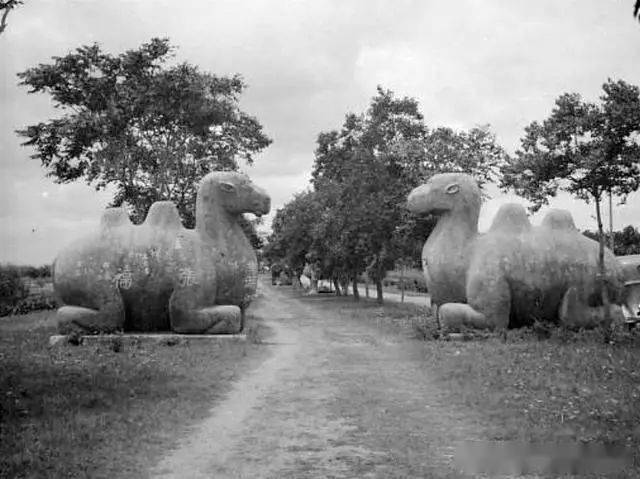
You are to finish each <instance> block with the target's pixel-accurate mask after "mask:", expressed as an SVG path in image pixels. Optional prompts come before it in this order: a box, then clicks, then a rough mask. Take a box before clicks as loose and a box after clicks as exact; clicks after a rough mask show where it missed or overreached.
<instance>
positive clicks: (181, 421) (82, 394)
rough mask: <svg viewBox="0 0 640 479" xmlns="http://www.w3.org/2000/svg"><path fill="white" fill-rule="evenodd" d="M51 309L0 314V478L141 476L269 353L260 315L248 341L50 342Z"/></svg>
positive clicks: (52, 327) (51, 327)
mask: <svg viewBox="0 0 640 479" xmlns="http://www.w3.org/2000/svg"><path fill="white" fill-rule="evenodd" d="M52 316H53V312H41V313H34V314H30V315H27V316H18V317H10V318H2V319H1V320H0V477H92V478H100V477H109V478H111V477H144V471H145V470H146V468H147V467H148V466H149V465H151V464H153V463H154V462H155V461H156V459H157V458H158V457H159V456H160V455H161V454H162V453H164V452H166V449H167V448H168V447H170V446H172V445H174V443H175V441H176V439H177V436H179V433H180V432H181V431H185V430H186V428H187V427H188V426H189V425H191V424H193V423H195V422H197V421H198V420H199V419H202V418H203V417H205V416H206V415H207V414H208V412H209V409H210V407H211V406H212V404H213V403H214V402H215V400H216V399H217V398H219V397H220V396H221V395H222V394H224V393H225V391H226V390H227V388H228V386H229V384H230V382H231V381H232V380H233V379H234V378H235V377H237V376H238V375H240V374H241V373H242V372H243V371H244V370H246V369H247V368H251V367H253V366H254V365H255V364H257V363H258V361H260V360H261V359H262V357H263V356H264V355H265V354H266V350H265V348H260V347H259V346H258V345H257V344H256V343H259V342H260V337H261V336H262V335H263V332H262V331H260V328H261V326H260V323H259V322H258V321H256V320H251V321H250V322H249V325H248V328H249V329H250V331H249V336H250V337H251V338H252V339H253V341H247V342H239V341H230V342H228V343H208V344H204V343H199V344H197V343H194V344H191V345H175V346H166V345H165V346H159V345H140V346H130V347H124V348H117V347H116V348H114V347H108V346H104V345H102V346H80V347H71V346H69V347H55V348H49V347H48V346H47V344H48V343H47V341H48V337H49V336H50V335H51V334H53V333H54V332H55V329H54V326H53V324H52V319H51V318H52ZM114 349H115V351H114Z"/></svg>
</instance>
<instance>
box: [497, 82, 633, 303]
mask: <svg viewBox="0 0 640 479" xmlns="http://www.w3.org/2000/svg"><path fill="white" fill-rule="evenodd" d="M602 88H603V91H604V94H603V95H602V96H601V97H600V100H601V103H600V104H595V103H589V102H585V101H583V100H582V98H581V96H580V95H579V94H577V93H565V94H563V95H561V96H560V97H559V98H558V99H557V100H556V104H555V108H554V109H553V110H552V112H551V115H550V116H549V117H548V118H547V119H546V120H544V121H543V122H542V123H538V122H533V123H531V124H530V125H529V126H528V127H527V128H525V135H524V137H523V138H522V140H521V149H520V150H518V151H517V152H516V155H515V156H514V157H513V158H512V159H511V160H510V161H509V162H508V163H507V164H506V165H505V166H504V167H503V168H502V173H503V178H502V181H501V185H502V187H503V188H505V189H506V188H512V189H513V190H515V192H516V193H518V194H520V195H522V196H524V197H525V198H527V199H529V200H530V201H531V202H532V207H531V209H532V210H534V211H535V210H537V209H539V208H540V207H541V206H542V205H544V204H547V203H548V199H549V197H552V196H555V195H556V193H557V191H558V190H559V189H560V190H564V191H566V192H568V193H570V194H571V195H573V196H575V197H577V198H579V199H582V200H585V201H587V202H589V201H593V202H594V205H595V213H596V220H597V225H598V237H599V240H600V253H599V263H600V280H601V291H602V301H603V303H605V304H607V303H608V297H607V288H606V284H605V282H604V278H605V265H604V247H605V246H604V232H603V227H602V216H601V204H602V200H603V195H605V194H607V193H611V194H612V195H616V196H619V197H621V198H622V199H623V200H624V199H625V198H626V196H627V195H628V194H630V193H631V192H633V191H636V190H637V189H638V187H639V186H640V141H639V135H640V89H639V88H638V87H637V86H633V85H630V84H628V83H625V82H624V81H622V80H618V81H613V80H611V79H609V80H607V82H606V83H605V84H604V85H603V86H602ZM606 311H608V308H606Z"/></svg>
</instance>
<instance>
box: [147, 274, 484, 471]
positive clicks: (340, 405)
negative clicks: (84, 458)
mask: <svg viewBox="0 0 640 479" xmlns="http://www.w3.org/2000/svg"><path fill="white" fill-rule="evenodd" d="M261 288H262V289H263V291H264V294H263V296H262V297H261V298H260V299H259V300H257V301H256V302H255V304H254V305H253V306H252V314H254V315H256V316H260V317H261V318H263V319H264V321H265V323H266V324H267V325H268V326H269V327H270V328H272V330H273V331H274V335H273V336H272V337H270V338H269V339H268V340H267V341H266V342H267V344H266V345H265V347H268V348H270V349H271V355H270V357H269V359H267V360H266V361H265V362H264V363H262V365H261V366H260V367H258V368H257V369H256V370H254V371H253V372H251V373H249V374H248V375H246V376H244V377H243V378H241V379H240V380H239V381H238V382H237V383H236V384H235V386H234V388H233V389H232V391H231V392H230V393H229V395H228V397H227V399H226V400H225V401H223V402H222V403H220V404H217V405H216V406H215V407H214V408H213V409H212V411H211V416H210V417H209V418H208V419H207V420H206V421H204V422H203V423H201V424H200V425H198V427H197V428H195V429H194V430H192V431H191V433H190V434H189V435H187V436H186V437H184V438H183V440H182V441H181V443H180V447H179V448H178V449H176V450H175V451H170V452H169V453H168V454H167V456H166V457H164V458H163V460H162V461H161V462H160V463H159V464H158V465H157V466H156V467H154V469H153V470H152V471H151V472H150V475H151V476H152V477H157V478H194V479H195V478H278V479H284V478H296V479H299V478H368V477H375V478H400V477H465V476H462V475H460V474H459V473H457V472H456V471H455V470H454V467H453V458H452V456H453V452H454V445H455V444H456V442H457V441H460V440H467V439H474V438H479V437H480V435H481V431H482V427H481V424H480V421H479V420H478V419H477V418H475V417H473V415H472V414H470V413H468V412H465V411H461V410H459V409H456V408H454V407H453V406H451V405H450V404H448V403H447V398H446V397H445V395H444V394H443V393H442V392H441V391H440V390H439V389H438V387H436V386H435V385H434V384H433V382H432V380H431V379H430V377H429V372H428V366H429V365H428V364H425V361H424V359H423V355H422V353H421V351H422V350H423V348H424V344H421V343H420V342H419V341H416V340H409V339H407V338H404V337H402V336H400V335H397V334H391V333H385V332H384V331H383V330H381V329H378V328H376V326H375V324H372V323H368V322H365V321H362V320H346V319H345V318H344V317H343V318H340V317H332V313H327V311H331V310H330V309H328V308H324V310H323V307H322V304H323V299H322V298H320V297H318V298H317V299H316V300H315V301H314V300H313V299H312V298H309V299H305V300H301V299H299V298H298V297H297V296H296V293H294V292H292V291H290V290H289V289H288V288H287V289H284V288H274V287H271V286H269V285H267V284H266V283H264V282H263V283H262V284H261ZM333 311H335V309H333ZM336 316H339V315H336Z"/></svg>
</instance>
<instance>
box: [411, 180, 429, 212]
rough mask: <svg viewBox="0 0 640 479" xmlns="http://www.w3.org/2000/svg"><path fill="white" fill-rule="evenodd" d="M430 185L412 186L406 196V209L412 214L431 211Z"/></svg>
mask: <svg viewBox="0 0 640 479" xmlns="http://www.w3.org/2000/svg"><path fill="white" fill-rule="evenodd" d="M430 191H431V189H430V187H429V185H421V186H418V187H417V188H414V189H413V190H412V191H411V193H409V196H408V197H407V209H408V210H409V211H411V212H412V213H414V214H423V213H428V212H429V211H431V206H430Z"/></svg>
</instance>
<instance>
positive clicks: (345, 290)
mask: <svg viewBox="0 0 640 479" xmlns="http://www.w3.org/2000/svg"><path fill="white" fill-rule="evenodd" d="M340 283H341V284H340V285H341V286H342V294H343V295H344V296H349V277H343V278H342V281H340Z"/></svg>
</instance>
